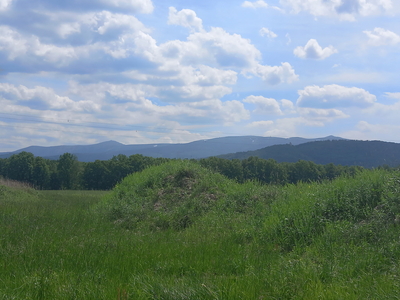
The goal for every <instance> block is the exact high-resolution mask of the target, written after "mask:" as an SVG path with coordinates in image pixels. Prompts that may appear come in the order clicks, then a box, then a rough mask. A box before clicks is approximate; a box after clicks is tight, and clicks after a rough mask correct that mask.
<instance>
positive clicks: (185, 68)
mask: <svg viewBox="0 0 400 300" xmlns="http://www.w3.org/2000/svg"><path fill="white" fill-rule="evenodd" d="M399 68H400V1H398V0H257V1H242V0H240V1H237V0H229V1H227V0H212V1H211V0H202V1H195V0H69V1H54V0H0V152H6V151H14V150H17V149H20V148H23V147H27V146H31V145H37V146H55V145H71V144H75V145H77V144H79V145H85V144H94V143H99V142H103V141H108V140H115V141H118V142H121V143H124V144H147V143H186V142H191V141H195V140H202V139H210V138H215V137H222V136H242V135H256V136H273V137H305V138H316V137H325V136H328V135H335V136H340V137H343V138H349V139H357V140H382V141H390V142H400V134H399V133H400V85H399V83H400V72H399Z"/></svg>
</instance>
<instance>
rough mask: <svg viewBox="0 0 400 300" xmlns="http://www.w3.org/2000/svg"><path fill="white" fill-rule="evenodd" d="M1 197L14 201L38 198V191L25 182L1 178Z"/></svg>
mask: <svg viewBox="0 0 400 300" xmlns="http://www.w3.org/2000/svg"><path fill="white" fill-rule="evenodd" d="M0 199H2V200H12V201H16V200H18V201H26V200H38V193H37V191H36V190H35V189H33V188H32V187H31V186H30V185H29V184H26V183H24V182H19V181H15V180H8V179H3V178H0Z"/></svg>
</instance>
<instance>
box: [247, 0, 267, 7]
mask: <svg viewBox="0 0 400 300" xmlns="http://www.w3.org/2000/svg"><path fill="white" fill-rule="evenodd" d="M242 7H248V8H267V7H268V4H267V3H266V2H265V1H263V0H258V1H255V2H250V1H244V2H243V3H242Z"/></svg>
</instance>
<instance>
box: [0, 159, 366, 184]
mask: <svg viewBox="0 0 400 300" xmlns="http://www.w3.org/2000/svg"><path fill="white" fill-rule="evenodd" d="M168 160H170V159H167V158H153V157H147V156H143V155H140V154H135V155H131V156H126V155H122V154H120V155H117V156H114V157H113V158H112V159H110V160H96V161H95V162H80V161H78V160H77V158H76V156H75V155H73V154H71V153H64V154H63V155H61V156H60V157H59V159H58V160H49V159H44V158H42V157H39V156H37V157H35V156H34V155H33V154H32V153H29V152H21V153H18V154H14V155H12V156H10V157H9V158H6V159H0V176H2V177H4V178H7V179H11V180H18V181H22V182H27V183H30V184H32V185H33V186H34V187H36V188H37V189H51V190H59V189H87V190H109V189H112V188H113V187H114V186H115V185H116V184H117V183H118V182H120V181H121V180H122V179H123V178H124V177H126V176H127V175H128V174H131V173H134V172H139V171H142V170H143V169H145V168H147V167H149V166H153V165H159V164H162V163H164V162H166V161H168ZM193 161H196V162H197V163H199V164H200V165H201V166H203V167H206V168H209V169H211V170H213V171H215V172H219V173H221V174H223V175H225V176H226V177H228V178H230V179H233V180H236V181H237V182H240V183H243V182H245V181H247V180H257V181H259V182H261V183H264V184H281V185H284V184H288V183H297V182H299V181H303V182H307V181H322V180H331V179H333V178H335V177H337V176H340V175H342V174H348V175H354V174H355V173H356V172H357V171H358V170H360V169H362V167H356V166H341V165H334V164H332V163H331V164H327V165H318V164H316V163H314V162H311V161H304V160H299V161H298V162H296V163H278V162H277V161H275V160H273V159H262V158H258V157H255V156H252V157H249V158H247V159H243V160H239V159H232V160H229V159H224V158H218V157H209V158H204V159H200V160H193Z"/></svg>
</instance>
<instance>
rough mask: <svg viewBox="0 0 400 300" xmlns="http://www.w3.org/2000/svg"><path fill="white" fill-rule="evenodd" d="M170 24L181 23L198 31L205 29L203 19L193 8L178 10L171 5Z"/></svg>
mask: <svg viewBox="0 0 400 300" xmlns="http://www.w3.org/2000/svg"><path fill="white" fill-rule="evenodd" d="M168 24H173V25H180V26H183V27H187V28H190V29H192V30H196V31H201V30H202V29H203V21H202V20H201V19H200V18H198V17H197V15H196V12H194V11H193V10H191V9H182V10H180V11H179V12H178V11H177V9H176V8H175V7H170V8H169V17H168Z"/></svg>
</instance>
